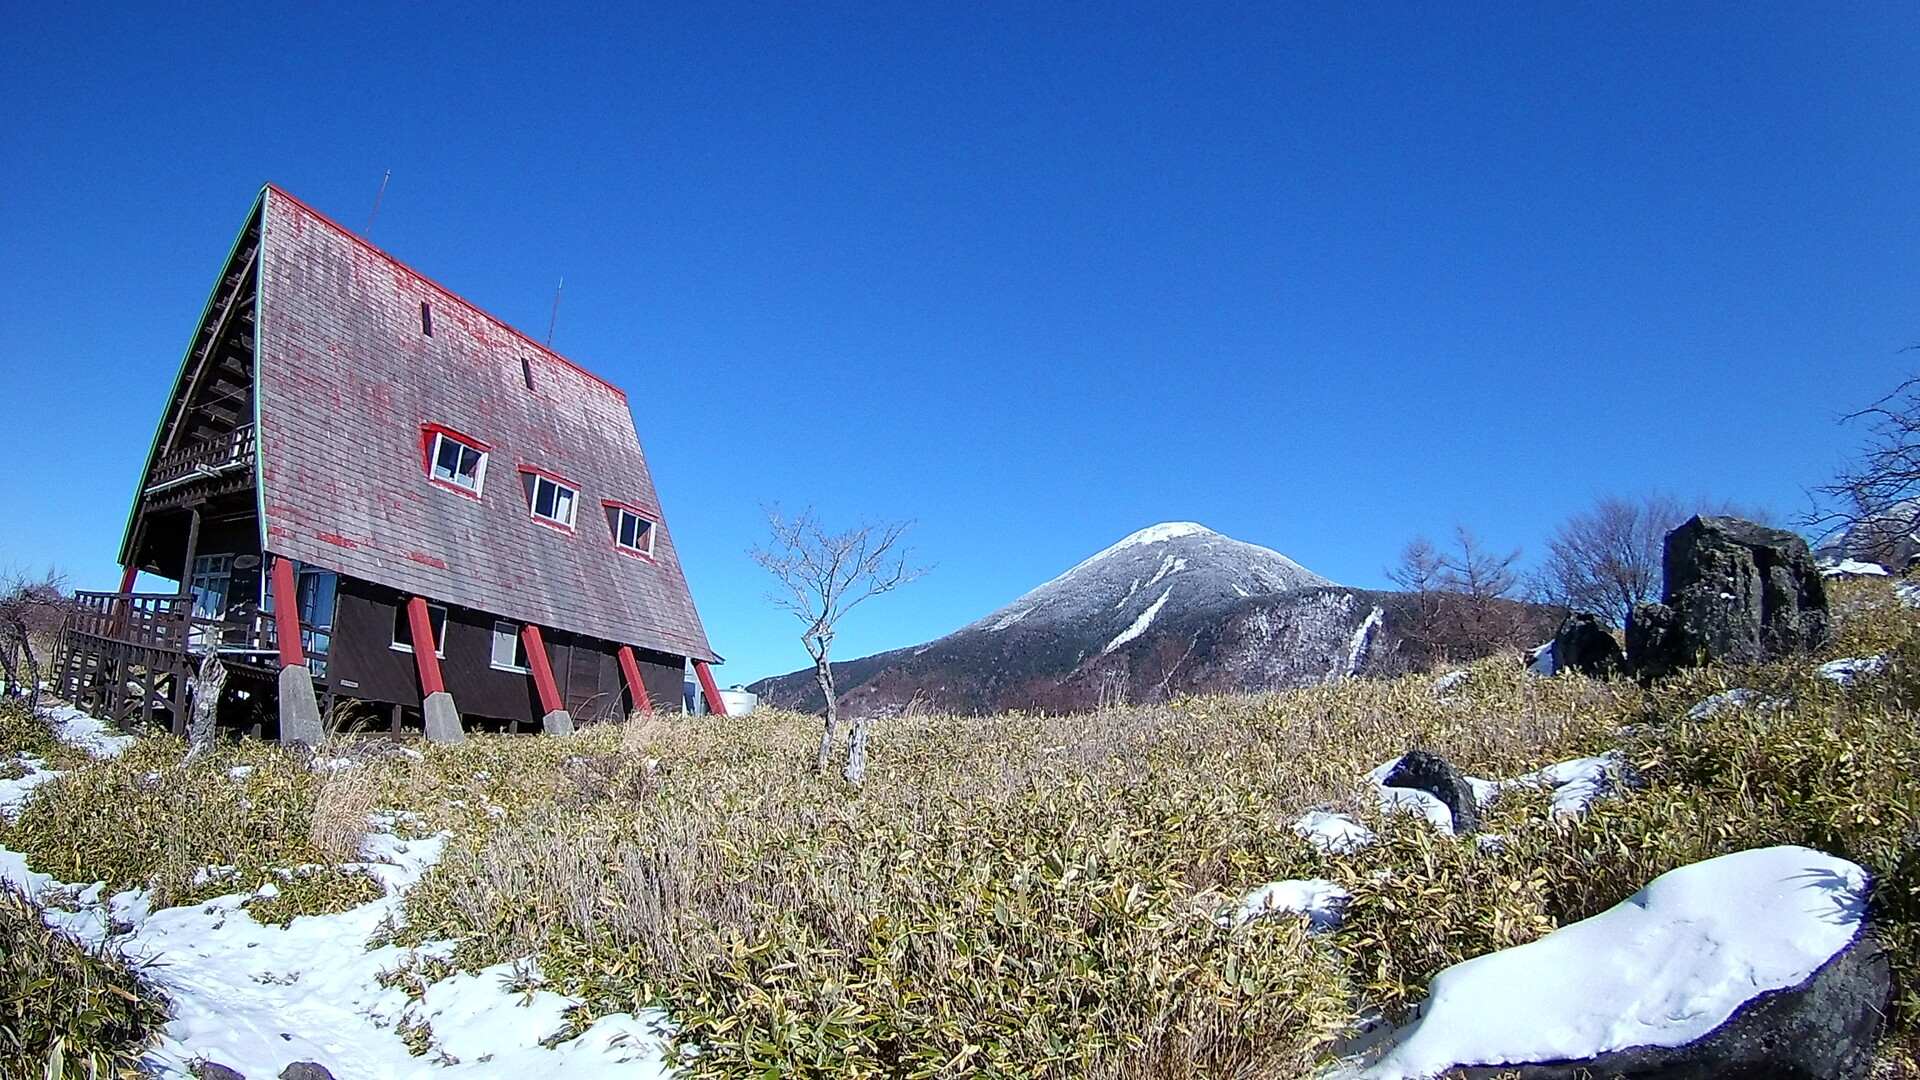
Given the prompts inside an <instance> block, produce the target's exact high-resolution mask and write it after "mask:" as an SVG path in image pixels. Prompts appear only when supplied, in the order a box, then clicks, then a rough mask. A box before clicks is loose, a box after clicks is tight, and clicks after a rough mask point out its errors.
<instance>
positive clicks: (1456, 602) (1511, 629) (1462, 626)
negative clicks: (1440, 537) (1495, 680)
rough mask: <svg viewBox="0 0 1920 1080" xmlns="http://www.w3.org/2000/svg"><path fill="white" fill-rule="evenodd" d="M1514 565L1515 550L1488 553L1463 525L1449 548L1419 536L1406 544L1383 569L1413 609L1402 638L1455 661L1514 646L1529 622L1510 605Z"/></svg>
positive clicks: (1515, 577) (1516, 578)
mask: <svg viewBox="0 0 1920 1080" xmlns="http://www.w3.org/2000/svg"><path fill="white" fill-rule="evenodd" d="M1519 561H1520V549H1518V548H1515V549H1514V550H1512V551H1510V552H1505V553H1500V552H1495V551H1492V550H1489V549H1488V548H1487V547H1486V545H1485V544H1483V543H1481V541H1480V538H1479V537H1477V536H1475V535H1474V534H1473V531H1472V530H1470V529H1468V528H1466V527H1465V526H1462V525H1456V526H1454V530H1453V544H1452V545H1451V546H1450V547H1447V548H1445V549H1442V548H1439V547H1437V546H1436V545H1435V544H1434V543H1433V541H1431V540H1428V539H1427V538H1426V537H1424V536H1416V537H1414V538H1413V539H1412V540H1410V541H1408V542H1407V545H1406V547H1404V548H1402V549H1401V551H1400V562H1399V564H1398V565H1396V566H1393V567H1389V568H1388V570H1387V577H1388V578H1389V579H1391V580H1392V581H1393V582H1394V584H1396V585H1399V586H1400V587H1401V588H1402V589H1404V590H1405V591H1407V592H1408V593H1411V594H1412V596H1413V599H1414V602H1415V605H1416V606H1415V611H1414V617H1413V620H1412V622H1411V624H1410V625H1408V626H1407V627H1406V632H1407V636H1408V637H1409V638H1410V639H1412V640H1413V641H1415V642H1417V643H1418V644H1419V646H1420V647H1421V648H1422V649H1426V650H1430V651H1432V652H1434V653H1436V654H1440V655H1445V656H1447V657H1450V658H1454V659H1473V658H1474V657H1477V656H1483V655H1485V654H1486V652H1487V651H1488V650H1489V649H1491V648H1496V647H1501V646H1506V645H1512V644H1516V643H1517V641H1518V638H1519V636H1520V635H1521V632H1522V629H1523V627H1524V625H1525V624H1526V623H1527V622H1528V621H1529V619H1528V618H1527V615H1526V612H1525V609H1524V608H1523V607H1522V606H1521V605H1518V604H1515V603H1512V602H1511V601H1512V599H1513V596H1514V593H1515V592H1516V591H1517V590H1518V588H1519V585H1520V578H1519V573H1518V572H1517V571H1516V570H1515V569H1514V564H1515V563H1517V562H1519Z"/></svg>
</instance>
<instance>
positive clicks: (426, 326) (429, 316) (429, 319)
mask: <svg viewBox="0 0 1920 1080" xmlns="http://www.w3.org/2000/svg"><path fill="white" fill-rule="evenodd" d="M420 332H421V333H423V334H425V335H427V336H428V337H432V336H433V305H432V304H429V303H427V302H426V301H425V300H422V301H420Z"/></svg>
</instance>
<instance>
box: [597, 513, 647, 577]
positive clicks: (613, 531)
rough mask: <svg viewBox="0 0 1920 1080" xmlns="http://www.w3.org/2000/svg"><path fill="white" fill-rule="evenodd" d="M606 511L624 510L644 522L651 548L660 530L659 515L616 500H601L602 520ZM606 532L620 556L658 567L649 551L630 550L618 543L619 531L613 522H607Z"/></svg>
mask: <svg viewBox="0 0 1920 1080" xmlns="http://www.w3.org/2000/svg"><path fill="white" fill-rule="evenodd" d="M608 510H625V511H626V512H627V513H629V514H632V515H634V516H635V517H638V518H641V519H642V520H644V521H646V523H647V525H648V529H647V538H648V541H649V544H648V546H649V547H652V546H653V541H655V540H657V537H655V535H654V534H655V532H656V531H657V530H658V529H659V528H660V515H659V514H657V513H654V512H651V511H647V510H642V509H640V508H639V507H637V506H635V505H633V504H632V503H623V502H620V501H618V500H616V499H601V500H600V516H601V517H603V518H604V517H606V516H607V511H608ZM607 530H608V534H609V538H610V539H611V540H612V541H613V550H615V551H617V552H619V553H620V554H622V555H626V556H630V557H632V558H635V559H639V560H640V561H641V562H646V563H652V564H653V565H654V566H659V565H660V562H659V560H657V559H655V558H654V556H653V552H652V551H651V550H649V551H641V550H638V549H637V548H630V547H627V546H626V545H624V544H622V543H621V542H620V529H619V527H618V526H616V525H615V524H614V523H613V522H611V521H609V522H607Z"/></svg>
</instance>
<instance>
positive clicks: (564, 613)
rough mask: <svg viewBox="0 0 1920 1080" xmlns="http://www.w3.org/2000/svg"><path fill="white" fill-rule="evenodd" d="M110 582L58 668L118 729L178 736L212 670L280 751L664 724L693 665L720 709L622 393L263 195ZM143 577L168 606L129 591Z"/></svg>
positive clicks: (150, 463)
mask: <svg viewBox="0 0 1920 1080" xmlns="http://www.w3.org/2000/svg"><path fill="white" fill-rule="evenodd" d="M120 563H121V566H122V567H123V570H124V576H123V579H122V585H121V589H120V591H119V592H117V593H81V594H79V595H78V597H77V606H76V609H75V611H74V613H73V615H72V616H71V617H70V618H69V621H68V625H67V628H66V630H65V632H64V633H63V634H62V637H61V646H60V649H59V652H58V654H57V655H56V657H55V660H54V667H53V670H54V674H55V679H54V682H55V689H56V692H57V693H59V694H61V695H62V696H65V697H67V698H68V699H69V700H72V701H73V702H75V703H76V704H77V705H80V706H82V707H84V708H89V709H92V710H95V711H97V712H99V713H102V714H106V715H110V716H111V717H112V718H113V719H114V720H116V721H118V722H119V723H120V724H121V725H122V726H123V727H131V726H132V725H133V724H135V723H140V722H146V723H159V722H166V723H167V724H169V726H171V727H172V728H173V729H174V730H175V731H181V730H184V727H185V725H186V721H187V715H188V709H189V702H188V698H189V694H188V690H187V687H188V683H189V681H190V677H191V675H192V673H193V672H194V671H195V670H196V669H197V668H198V667H199V666H200V664H201V662H202V660H203V659H204V658H205V657H206V656H207V655H208V654H209V653H211V654H212V655H214V656H216V657H218V658H219V660H220V661H221V663H222V665H223V666H224V668H225V670H226V672H227V674H228V679H227V684H226V691H225V696H224V698H223V699H222V702H221V708H220V715H221V717H222V719H223V721H224V722H227V723H232V724H239V725H241V726H243V727H248V726H257V727H259V728H260V729H262V730H263V733H264V729H266V728H268V727H269V726H271V727H274V728H277V734H278V736H279V737H280V738H283V739H302V740H306V741H313V740H316V739H318V738H319V736H320V731H321V728H322V719H321V717H322V715H323V714H327V715H330V716H334V717H346V718H349V719H353V720H356V721H358V722H359V723H360V724H362V725H367V724H373V725H376V726H378V727H380V728H383V729H391V730H393V731H395V732H399V731H401V730H403V729H413V728H421V729H424V730H425V731H426V733H427V734H428V736H429V737H432V738H440V739H455V738H459V737H461V733H462V731H463V729H464V726H465V725H467V724H477V723H486V724H488V725H491V726H497V727H499V728H501V729H504V730H520V729H521V727H522V726H523V725H532V724H534V723H540V724H542V726H543V727H544V729H545V730H547V731H568V730H571V729H572V726H573V724H574V722H575V721H576V720H580V721H591V720H603V719H608V718H614V717H624V716H626V715H629V714H630V712H633V711H638V712H651V711H652V710H653V708H654V706H655V705H656V704H659V703H671V705H672V707H673V708H674V709H676V710H677V709H679V708H680V702H681V694H682V690H681V686H682V679H683V672H684V670H685V669H686V667H687V666H688V665H689V664H691V666H692V667H693V668H694V670H695V672H696V673H697V676H698V678H699V681H700V684H701V687H702V689H703V691H704V694H705V696H706V699H707V702H708V703H709V708H710V709H711V710H712V711H714V712H716V713H724V712H725V707H724V706H723V705H722V704H721V700H720V695H719V693H718V689H717V687H715V685H714V682H713V676H712V673H711V672H710V671H709V669H708V664H709V663H712V662H715V661H717V660H718V657H717V656H716V655H715V654H714V652H713V649H712V648H711V646H709V645H708V643H707V637H706V631H705V630H704V629H703V628H702V626H701V623H700V616H699V615H698V613H697V612H695V610H694V606H693V599H692V597H691V596H690V595H689V594H688V591H687V583H686V579H685V577H684V576H683V575H682V573H681V569H680V561H679V558H678V557H677V555H676V553H675V551H674V545H673V538H672V534H671V532H670V531H669V530H668V528H667V523H666V519H665V517H663V516H662V514H661V511H660V502H659V499H658V497H657V496H656V495H655V493H654V487H653V479H652V477H651V476H650V475H649V473H648V470H647V462H646V458H645V457H644V455H643V454H642V453H641V450H640V439H639V436H638V434H637V432H636V430H635V427H634V421H633V416H632V413H631V412H630V410H629V408H628V403H627V398H626V395H625V394H624V393H622V392H621V391H620V390H619V389H618V388H617V387H614V386H612V385H611V384H609V383H607V382H606V381H605V380H602V379H600V378H598V377H596V376H595V375H593V374H591V373H590V372H588V371H586V370H585V369H583V368H581V367H579V366H578V365H576V364H574V363H572V362H570V361H568V360H566V359H565V358H563V357H561V356H559V355H558V354H556V353H554V352H553V351H552V350H550V349H548V348H546V347H544V346H542V345H540V344H539V343H538V342H535V341H533V340H532V339H530V338H528V337H527V336H526V335H524V334H521V333H519V332H517V331H515V330H514V329H513V328H511V327H509V326H507V325H506V324H505V323H503V322H501V321H500V320H499V319H496V318H494V317H492V316H490V315H488V314H487V313H485V312H483V311H481V310H480V309H479V308H476V307H475V306H473V305H472V304H470V303H468V302H467V301H465V300H462V299H461V298H460V297H458V296H455V295H454V294H453V293H451V292H449V291H447V290H446V289H444V288H441V287H440V286H438V285H436V284H434V283H433V282H432V281H429V280H428V279H427V278H425V277H423V276H422V275H420V274H419V273H417V272H415V271H414V270H412V269H410V268H409V267H407V266H406V265H405V264H403V263H401V262H400V261H399V260H398V259H395V258H394V257H393V256H391V255H388V254H387V253H386V252H384V251H381V250H380V249H378V248H376V247H374V246H373V245H372V244H370V243H368V242H367V241H366V240H364V239H362V238H361V237H359V236H357V235H355V234H354V233H352V232H350V231H348V230H347V229H344V228H342V227H341V226H339V225H337V224H335V223H334V222H332V221H330V220H328V219H327V218H326V217H324V216H322V215H321V214H320V213H318V212H316V211H315V210H313V209H312V208H311V207H308V206H307V205H305V204H304V203H302V202H300V201H299V200H297V199H295V198H293V197H292V196H291V195H288V194H287V193H286V192H284V191H282V190H281V189H279V188H278V187H274V186H272V185H269V186H267V187H266V188H265V189H263V190H262V191H261V193H260V196H259V199H258V201H257V202H256V203H255V204H254V207H253V210H252V212H251V213H250V214H249V215H248V218H247V222H246V226H245V228H243V229H242V230H241V232H240V238H239V240H238V241H237V242H235V244H234V246H233V251H232V253H231V254H230V255H229V256H228V259H227V263H226V267H225V269H224V270H222V272H221V274H220V278H219V280H218V281H217V282H216V283H215V285H214V288H213V295H212V297H211V298H210V299H209V300H208V302H207V307H206V310H205V312H204V313H203V314H202V316H201V318H200V324H199V328H198V330H197V331H196V333H195V334H194V337H193V341H192V344H191V345H190V346H189V348H188V349H187V354H186V358H185V360H184V362H183V363H182V364H181V368H180V375H179V378H178V379H177V380H176V381H175V383H174V387H173V392H172V395H171V396H170V398H169V399H168V401H167V405H166V409H165V411H164V414H163V416H162V418H161V421H160V429H159V431H158V433H157V434H156V435H155V436H154V441H153V448H152V451H151V452H150V453H149V454H148V457H147V464H146V469H145V471H144V472H143V473H142V475H141V478H140V484H139V487H138V489H137V492H136V494H135V496H134V501H133V509H132V513H131V514H130V515H129V517H128V520H127V527H126V533H125V536H124V538H123V540H122V543H121V549H120ZM137 573H145V574H149V575H155V576H157V577H160V578H165V579H170V580H172V581H175V582H178V583H179V584H178V587H177V588H175V589H172V590H163V591H150V592H135V591H133V587H134V585H135V578H136V574H137ZM288 597H291V598H292V602H290V603H288V602H282V600H283V598H288ZM429 643H430V644H431V647H426V646H427V645H428V644H429ZM270 703H277V708H274V707H269V705H270ZM355 703H357V704H355Z"/></svg>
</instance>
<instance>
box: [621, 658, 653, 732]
mask: <svg viewBox="0 0 1920 1080" xmlns="http://www.w3.org/2000/svg"><path fill="white" fill-rule="evenodd" d="M620 674H621V675H623V676H625V678H626V680H627V694H628V695H629V696H631V697H632V698H633V708H634V711H636V712H638V713H639V714H640V715H641V716H652V715H653V701H652V700H651V699H649V698H648V697H647V684H646V683H645V682H643V681H642V680H641V678H640V662H639V661H638V660H635V659H634V658H633V646H631V645H622V646H620Z"/></svg>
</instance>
